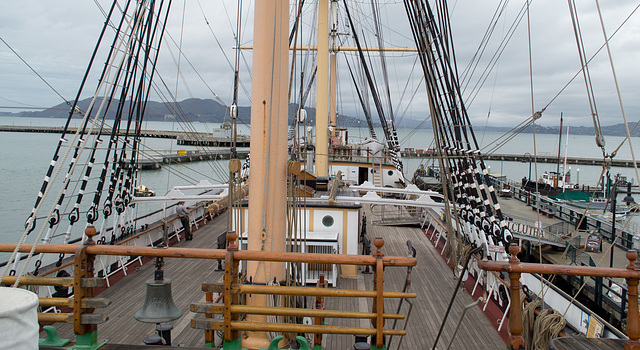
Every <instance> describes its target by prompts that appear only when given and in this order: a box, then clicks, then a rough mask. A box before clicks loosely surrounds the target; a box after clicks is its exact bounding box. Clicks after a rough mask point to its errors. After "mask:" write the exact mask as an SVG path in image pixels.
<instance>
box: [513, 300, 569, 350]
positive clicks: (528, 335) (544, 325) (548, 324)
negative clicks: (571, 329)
mask: <svg viewBox="0 0 640 350" xmlns="http://www.w3.org/2000/svg"><path fill="white" fill-rule="evenodd" d="M541 306H542V300H541V299H535V300H533V301H532V302H530V303H528V304H527V306H525V308H524V310H523V312H522V323H523V326H524V329H523V332H522V336H523V338H524V341H525V349H526V350H547V349H549V342H550V341H551V339H553V338H555V337H557V336H558V334H560V331H562V330H563V329H564V327H565V326H566V324H567V321H566V320H565V318H564V316H563V315H562V314H561V313H560V312H559V311H557V310H549V311H546V310H543V311H541V312H540V314H539V315H538V316H536V313H535V312H536V309H537V308H540V307H541Z"/></svg>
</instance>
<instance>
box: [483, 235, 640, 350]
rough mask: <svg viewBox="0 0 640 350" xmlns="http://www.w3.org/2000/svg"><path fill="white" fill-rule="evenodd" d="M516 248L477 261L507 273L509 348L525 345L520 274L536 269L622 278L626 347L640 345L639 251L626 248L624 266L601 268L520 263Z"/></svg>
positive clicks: (557, 273) (541, 272) (633, 347)
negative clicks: (499, 257) (507, 256)
mask: <svg viewBox="0 0 640 350" xmlns="http://www.w3.org/2000/svg"><path fill="white" fill-rule="evenodd" d="M518 252H519V248H518V246H516V245H512V246H511V247H509V253H510V254H511V258H510V259H509V261H508V262H504V261H479V262H478V267H480V268H481V269H483V270H487V271H505V272H508V273H509V279H510V281H511V283H510V297H511V307H510V308H509V330H510V332H511V335H510V337H509V348H510V349H524V346H525V344H524V338H523V337H522V331H523V325H522V310H521V306H520V305H521V302H520V274H522V273H538V274H552V275H571V276H594V277H618V278H625V279H626V282H627V285H628V286H629V291H628V293H627V297H628V305H629V312H628V316H627V335H628V336H629V340H628V341H627V343H626V345H625V349H640V342H639V339H640V313H639V310H638V281H639V280H640V267H638V266H636V264H635V260H636V259H637V258H638V253H637V252H635V251H629V252H627V254H626V257H627V259H628V260H629V264H628V265H627V267H626V268H625V269H617V268H600V267H588V266H568V265H551V264H527V263H520V260H518V258H517V257H516V254H518Z"/></svg>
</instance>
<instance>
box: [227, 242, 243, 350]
mask: <svg viewBox="0 0 640 350" xmlns="http://www.w3.org/2000/svg"><path fill="white" fill-rule="evenodd" d="M236 238H238V235H237V234H236V233H235V231H230V232H228V233H227V241H228V242H229V243H228V245H227V254H226V256H225V258H224V270H225V271H224V341H225V343H231V342H235V341H237V342H238V344H240V337H239V336H238V331H232V329H231V322H232V321H236V320H237V318H238V315H234V314H232V313H231V305H238V294H237V293H231V286H232V285H233V284H237V283H238V262H237V261H236V260H235V259H234V257H233V255H234V253H235V252H236V251H238V246H237V245H236ZM225 345H226V344H225ZM225 347H226V346H225ZM232 348H233V347H232Z"/></svg>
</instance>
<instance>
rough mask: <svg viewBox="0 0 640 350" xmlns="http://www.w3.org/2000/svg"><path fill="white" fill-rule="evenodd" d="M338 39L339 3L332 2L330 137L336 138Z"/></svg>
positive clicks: (332, 0)
mask: <svg viewBox="0 0 640 350" xmlns="http://www.w3.org/2000/svg"><path fill="white" fill-rule="evenodd" d="M337 37H338V2H337V1H336V0H331V51H330V53H329V59H330V64H331V68H330V71H329V73H330V74H331V75H330V77H329V126H330V127H333V131H330V132H329V136H336V125H337V123H336V95H337V93H338V90H337V89H336V85H337V84H336V80H337V77H336V76H337V71H336V70H337V64H336V52H337V50H336V46H337V43H336V38H337Z"/></svg>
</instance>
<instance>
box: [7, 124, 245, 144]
mask: <svg viewBox="0 0 640 350" xmlns="http://www.w3.org/2000/svg"><path fill="white" fill-rule="evenodd" d="M63 130H64V128H63V127H58V126H12V125H0V132H27V133H46V134H62V131H63ZM77 131H78V128H68V129H67V133H69V134H75V133H76V132H77ZM100 135H111V129H110V128H105V129H103V130H102V131H101V132H100ZM116 135H117V136H125V135H131V132H129V133H127V130H125V129H120V130H118V132H117V133H116ZM140 137H147V138H158V139H175V140H177V143H178V145H183V146H207V147H227V148H228V147H231V139H230V138H229V137H217V136H214V135H213V134H211V133H206V132H188V133H186V132H184V131H181V130H180V131H167V130H142V131H141V132H140ZM236 147H240V148H245V147H249V136H245V135H241V136H238V140H237V142H236Z"/></svg>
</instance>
